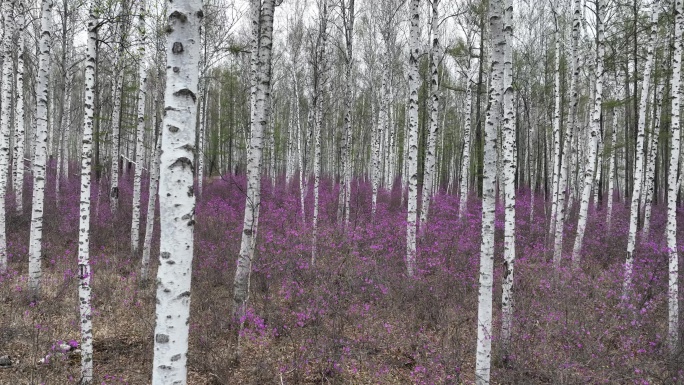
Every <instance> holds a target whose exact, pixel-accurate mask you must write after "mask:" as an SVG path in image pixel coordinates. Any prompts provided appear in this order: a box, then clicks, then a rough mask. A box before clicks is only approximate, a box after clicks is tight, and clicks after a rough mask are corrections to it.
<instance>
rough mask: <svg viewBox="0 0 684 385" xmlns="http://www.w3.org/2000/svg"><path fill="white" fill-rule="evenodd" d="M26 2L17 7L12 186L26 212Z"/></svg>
mask: <svg viewBox="0 0 684 385" xmlns="http://www.w3.org/2000/svg"><path fill="white" fill-rule="evenodd" d="M25 12H26V9H25V8H24V2H23V1H22V0H19V1H18V2H17V8H16V12H15V13H16V23H17V44H16V50H17V76H16V86H15V87H16V91H15V94H14V95H15V97H14V104H15V115H14V162H13V164H12V176H13V179H12V182H13V183H12V188H13V190H14V201H15V203H16V212H17V213H18V214H21V213H23V212H24V146H25V143H26V139H25V138H26V131H25V128H24V28H25V26H24V23H25V20H24V13H25Z"/></svg>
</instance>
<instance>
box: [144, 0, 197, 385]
mask: <svg viewBox="0 0 684 385" xmlns="http://www.w3.org/2000/svg"><path fill="white" fill-rule="evenodd" d="M168 15H169V16H168V19H167V20H168V26H167V27H166V32H167V35H166V89H165V92H164V104H165V108H164V111H165V114H164V121H163V125H162V152H161V159H160V179H159V181H160V182H159V208H160V209H159V214H160V228H161V237H160V250H159V251H160V259H159V261H160V264H159V269H158V270H157V307H156V324H155V329H154V358H153V364H152V384H153V385H166V384H179V385H185V384H187V365H186V363H187V352H188V332H189V323H190V322H189V318H190V278H191V276H192V257H193V232H194V224H195V218H194V217H195V194H194V192H193V183H194V180H193V170H194V167H193V159H194V145H195V127H196V121H197V105H196V103H197V92H198V90H197V86H198V79H199V59H200V52H199V48H200V47H199V42H200V41H199V33H200V30H199V29H200V22H201V19H202V16H203V12H202V1H201V0H186V1H182V2H180V1H176V2H169V3H168Z"/></svg>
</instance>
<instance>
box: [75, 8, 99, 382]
mask: <svg viewBox="0 0 684 385" xmlns="http://www.w3.org/2000/svg"><path fill="white" fill-rule="evenodd" d="M88 6H89V7H88V9H89V12H90V15H89V18H88V22H87V28H88V41H87V43H86V68H85V84H84V88H85V95H84V99H83V100H84V105H83V140H82V144H81V199H80V204H79V231H78V278H79V285H78V298H79V310H80V314H81V384H84V385H88V384H91V383H92V381H93V325H92V309H91V306H90V299H91V286H90V282H91V269H90V199H91V194H90V179H91V177H90V173H91V168H92V167H91V163H92V157H93V124H94V122H93V121H94V119H93V115H94V100H95V83H96V81H97V80H96V79H95V63H97V49H96V46H97V38H98V34H97V32H98V31H97V28H98V27H97V25H98V17H97V14H96V5H95V3H94V0H91V1H89V2H88Z"/></svg>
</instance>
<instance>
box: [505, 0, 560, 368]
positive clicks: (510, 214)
mask: <svg viewBox="0 0 684 385" xmlns="http://www.w3.org/2000/svg"><path fill="white" fill-rule="evenodd" d="M503 11H504V12H503V17H504V18H503V22H504V25H503V34H504V39H505V46H504V48H503V50H504V55H503V57H504V62H503V70H504V77H503V92H504V93H503V133H502V139H503V148H502V150H503V151H502V152H503V168H504V170H503V177H504V205H505V224H504V271H503V284H502V292H503V293H502V296H501V346H502V348H501V350H502V352H503V358H504V360H508V355H509V346H510V343H511V334H512V327H513V309H514V299H513V271H514V269H513V267H514V262H515V173H516V161H515V160H516V157H515V153H516V132H515V127H516V116H515V105H514V104H515V94H514V92H513V48H512V44H513V1H512V0H504V10H503ZM552 216H553V215H552Z"/></svg>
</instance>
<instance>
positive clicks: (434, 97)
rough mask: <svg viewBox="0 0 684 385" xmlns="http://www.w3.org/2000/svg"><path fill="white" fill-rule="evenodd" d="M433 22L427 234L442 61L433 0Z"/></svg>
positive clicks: (422, 226)
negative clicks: (439, 68) (439, 65)
mask: <svg viewBox="0 0 684 385" xmlns="http://www.w3.org/2000/svg"><path fill="white" fill-rule="evenodd" d="M431 8H432V22H431V27H430V33H431V35H432V36H431V37H432V41H431V43H432V50H431V51H430V76H431V79H430V129H429V133H428V143H427V146H426V147H427V154H425V172H424V174H425V175H424V180H423V195H422V200H423V202H422V204H421V207H420V226H419V228H420V232H421V234H423V233H425V223H426V222H427V218H428V214H429V212H430V200H431V199H432V193H433V187H434V186H433V184H434V174H435V151H436V147H437V134H438V130H439V71H438V64H439V61H440V56H441V55H440V47H439V29H438V28H439V27H438V25H439V0H432V7H431Z"/></svg>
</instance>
